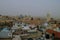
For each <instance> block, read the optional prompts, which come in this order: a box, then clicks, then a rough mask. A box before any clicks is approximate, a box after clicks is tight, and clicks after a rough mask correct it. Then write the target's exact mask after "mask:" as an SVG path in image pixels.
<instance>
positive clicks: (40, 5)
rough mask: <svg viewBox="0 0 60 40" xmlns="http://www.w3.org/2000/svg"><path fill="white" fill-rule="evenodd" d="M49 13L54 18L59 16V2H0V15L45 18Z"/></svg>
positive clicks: (58, 0)
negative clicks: (26, 15) (23, 15)
mask: <svg viewBox="0 0 60 40" xmlns="http://www.w3.org/2000/svg"><path fill="white" fill-rule="evenodd" d="M48 11H50V13H51V15H52V16H54V17H59V16H60V0H0V14H3V15H19V14H28V15H32V16H45V15H46V14H47V12H48Z"/></svg>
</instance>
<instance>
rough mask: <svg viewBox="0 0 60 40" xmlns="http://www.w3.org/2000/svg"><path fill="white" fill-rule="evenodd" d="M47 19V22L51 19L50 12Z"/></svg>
mask: <svg viewBox="0 0 60 40" xmlns="http://www.w3.org/2000/svg"><path fill="white" fill-rule="evenodd" d="M46 19H47V21H49V20H50V19H51V16H50V12H48V13H47V16H46Z"/></svg>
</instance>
